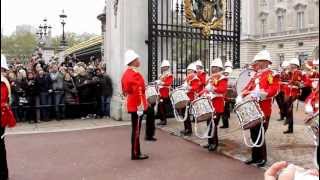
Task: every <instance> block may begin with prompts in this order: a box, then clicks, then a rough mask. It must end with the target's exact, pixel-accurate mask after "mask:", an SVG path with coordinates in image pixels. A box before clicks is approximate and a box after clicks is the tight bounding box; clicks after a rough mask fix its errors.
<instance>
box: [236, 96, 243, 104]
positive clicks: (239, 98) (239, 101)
mask: <svg viewBox="0 0 320 180" xmlns="http://www.w3.org/2000/svg"><path fill="white" fill-rule="evenodd" d="M242 101H243V99H242V97H241V96H238V97H237V98H236V104H239V103H241V102H242Z"/></svg>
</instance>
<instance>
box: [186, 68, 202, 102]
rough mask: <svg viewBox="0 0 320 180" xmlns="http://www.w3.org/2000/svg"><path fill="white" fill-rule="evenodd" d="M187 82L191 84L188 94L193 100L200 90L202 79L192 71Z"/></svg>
mask: <svg viewBox="0 0 320 180" xmlns="http://www.w3.org/2000/svg"><path fill="white" fill-rule="evenodd" d="M186 82H187V84H188V86H189V90H188V93H187V95H188V97H189V99H190V101H193V100H194V99H195V98H196V94H197V93H198V92H199V88H200V86H201V81H200V79H199V78H198V77H197V75H196V74H194V73H192V74H189V75H188V76H187V78H186Z"/></svg>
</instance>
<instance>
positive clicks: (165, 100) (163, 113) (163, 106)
mask: <svg viewBox="0 0 320 180" xmlns="http://www.w3.org/2000/svg"><path fill="white" fill-rule="evenodd" d="M168 104H170V98H161V100H160V102H159V105H158V108H159V116H160V120H161V122H164V123H167V112H166V106H167V105H168Z"/></svg>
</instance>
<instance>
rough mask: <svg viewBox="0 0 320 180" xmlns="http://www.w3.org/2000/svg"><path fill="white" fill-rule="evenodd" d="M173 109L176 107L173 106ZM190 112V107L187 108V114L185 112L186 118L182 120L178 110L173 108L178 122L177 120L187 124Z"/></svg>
mask: <svg viewBox="0 0 320 180" xmlns="http://www.w3.org/2000/svg"><path fill="white" fill-rule="evenodd" d="M173 107H174V105H173ZM188 111H189V106H187V107H186V110H185V112H184V117H183V118H181V116H180V115H179V113H178V112H177V110H176V108H175V107H174V108H173V113H174V116H175V118H176V120H177V121H178V122H185V121H186V120H187V118H188Z"/></svg>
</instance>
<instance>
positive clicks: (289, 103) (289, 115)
mask: <svg viewBox="0 0 320 180" xmlns="http://www.w3.org/2000/svg"><path fill="white" fill-rule="evenodd" d="M296 99H297V97H294V96H292V97H286V98H285V103H284V106H285V111H286V112H285V115H286V120H287V121H288V130H289V131H292V132H293V103H294V102H295V101H296Z"/></svg>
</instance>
